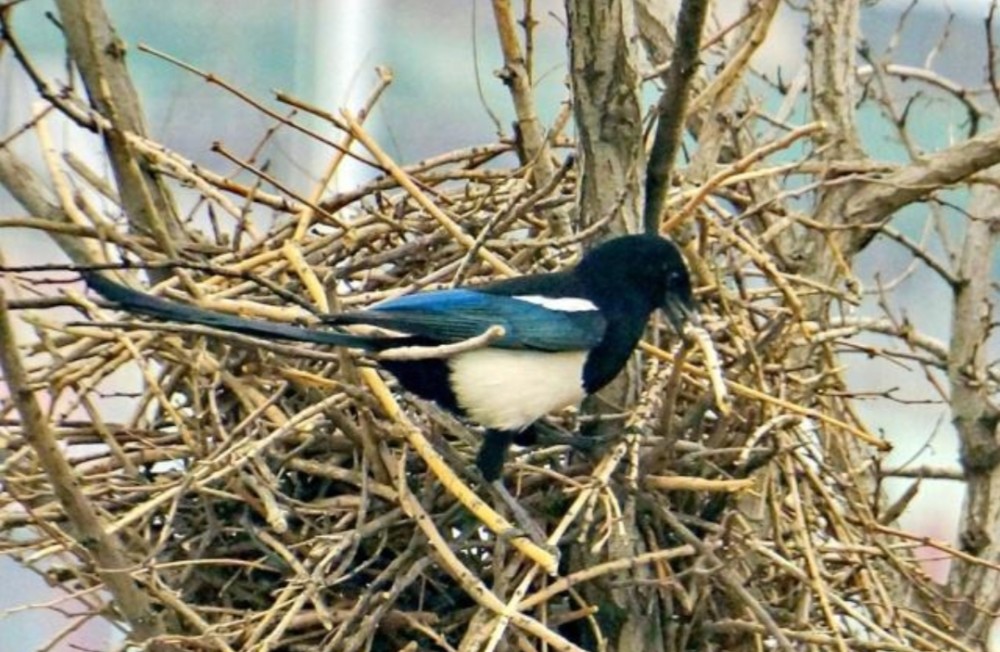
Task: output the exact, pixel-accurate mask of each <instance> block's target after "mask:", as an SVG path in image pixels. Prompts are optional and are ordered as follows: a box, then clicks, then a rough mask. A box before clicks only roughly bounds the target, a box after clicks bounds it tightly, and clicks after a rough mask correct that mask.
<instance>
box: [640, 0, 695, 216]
mask: <svg viewBox="0 0 1000 652" xmlns="http://www.w3.org/2000/svg"><path fill="white" fill-rule="evenodd" d="M707 13H708V0H684V2H683V4H682V5H681V12H680V15H678V16H677V34H676V35H675V38H674V42H675V44H676V45H675V47H674V54H673V58H672V59H671V60H670V68H669V69H668V70H667V74H666V80H665V81H666V88H664V90H663V95H662V96H661V97H660V101H659V104H658V105H657V109H656V110H657V117H658V120H657V124H656V136H655V137H654V139H653V148H652V150H651V151H650V154H649V163H648V165H647V168H646V205H645V208H644V210H643V215H642V221H643V227H644V230H645V231H646V232H647V233H656V232H657V231H658V229H659V225H660V213H661V212H663V204H664V202H665V201H666V198H667V191H668V190H669V189H670V174H671V172H672V170H673V165H674V159H675V158H676V157H677V149H678V147H679V146H680V142H681V133H682V131H683V129H684V120H685V117H686V116H687V106H688V100H689V98H690V95H691V93H690V87H691V80H692V79H694V73H695V71H696V70H697V69H698V64H699V61H698V52H699V49H700V45H701V31H702V28H703V27H704V25H705V16H706V14H707Z"/></svg>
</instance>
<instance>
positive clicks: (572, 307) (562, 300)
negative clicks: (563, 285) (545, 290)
mask: <svg viewBox="0 0 1000 652" xmlns="http://www.w3.org/2000/svg"><path fill="white" fill-rule="evenodd" d="M514 298H515V299H517V300H518V301H526V302H528V303H533V304H535V305H538V306H541V307H543V308H548V309H549V310H561V311H562V312H587V311H590V310H597V306H595V305H594V304H593V303H591V302H590V301H588V300H587V299H583V298H580V297H558V298H556V297H545V296H542V295H540V294H528V295H522V296H519V297H514Z"/></svg>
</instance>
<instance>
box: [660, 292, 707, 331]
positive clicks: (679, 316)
mask: <svg viewBox="0 0 1000 652" xmlns="http://www.w3.org/2000/svg"><path fill="white" fill-rule="evenodd" d="M662 308H663V312H664V313H665V314H666V315H667V319H669V320H670V325H671V326H673V328H674V332H675V333H677V334H678V335H683V334H684V326H685V325H686V324H688V323H690V324H692V325H694V326H697V325H699V324H700V323H701V317H699V316H698V313H697V312H695V310H694V304H693V303H692V302H691V300H690V299H688V298H684V297H680V296H678V295H676V294H673V293H668V294H667V299H666V301H664V303H663V306H662Z"/></svg>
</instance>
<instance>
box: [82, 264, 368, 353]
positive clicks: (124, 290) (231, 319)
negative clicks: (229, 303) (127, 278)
mask: <svg viewBox="0 0 1000 652" xmlns="http://www.w3.org/2000/svg"><path fill="white" fill-rule="evenodd" d="M81 276H82V277H83V280H84V281H86V283H87V285H88V286H90V288H91V289H92V290H94V291H95V292H97V293H98V294H100V295H101V296H102V297H104V298H105V299H107V300H108V301H111V302H113V303H116V304H118V305H119V306H121V308H122V309H123V310H125V311H127V312H130V313H134V314H140V315H145V316H147V317H155V318H157V319H163V320H166V321H175V322H181V323H184V324H198V325H201V326H210V327H212V328H218V329H220V330H224V331H227V332H230V333H240V334H242V335H251V336H253V337H260V338H264V339H274V338H278V339H282V340H289V341H292V342H310V343H313V344H327V345H331V346H346V347H349V348H354V349H363V350H366V351H373V350H377V349H380V348H383V347H381V346H379V342H378V339H377V338H371V337H365V336H362V335H351V334H349V333H341V332H337V331H333V330H329V329H319V328H307V327H303V326H293V325H291V324H281V323H278V322H270V321H263V320H256V319H245V318H243V317H236V316H234V315H227V314H224V313H221V312H214V311H212V310H205V309H203V308H197V307H195V306H189V305H187V304H183V303H177V302H175V301H170V300H168V299H163V298H160V297H156V296H153V295H151V294H146V293H144V292H139V291H136V290H133V289H131V288H128V287H125V286H124V285H122V284H120V283H116V282H114V281H112V280H110V279H109V278H107V277H106V276H104V275H103V274H101V273H99V272H93V271H83V272H81Z"/></svg>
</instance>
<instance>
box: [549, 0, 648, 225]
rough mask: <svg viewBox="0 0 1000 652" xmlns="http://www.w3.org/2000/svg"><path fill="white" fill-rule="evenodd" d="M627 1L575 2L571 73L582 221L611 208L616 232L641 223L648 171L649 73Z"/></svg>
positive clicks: (570, 2) (570, 1) (569, 11)
mask: <svg viewBox="0 0 1000 652" xmlns="http://www.w3.org/2000/svg"><path fill="white" fill-rule="evenodd" d="M627 4H628V3H627V2H625V1H624V0H613V1H610V2H609V1H608V0H567V2H566V15H567V21H568V23H569V57H570V77H571V81H572V85H573V98H574V101H573V111H574V114H575V118H576V127H577V133H578V134H579V136H578V145H577V148H578V150H579V152H580V158H581V166H580V168H581V169H580V189H579V194H580V220H581V225H582V226H587V225H588V224H591V223H593V222H596V221H598V220H600V219H601V218H602V217H604V216H605V215H607V214H609V213H616V214H617V215H618V216H620V218H621V219H617V220H614V221H612V223H611V224H612V226H611V230H612V231H614V232H618V233H621V232H624V231H626V230H627V229H628V228H631V229H635V228H636V227H637V226H638V225H639V223H640V222H639V219H640V215H641V211H640V208H639V207H640V202H641V196H642V185H641V179H640V175H641V174H642V173H643V171H644V170H643V158H644V156H643V143H642V110H641V105H640V97H639V84H640V81H641V77H640V75H639V71H638V68H637V66H636V60H635V56H634V53H633V49H632V48H633V45H632V43H631V40H630V35H631V34H632V32H633V31H634V30H633V28H632V25H631V24H630V23H629V20H628V19H627V15H626V13H627V12H626V7H625V5H627Z"/></svg>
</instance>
